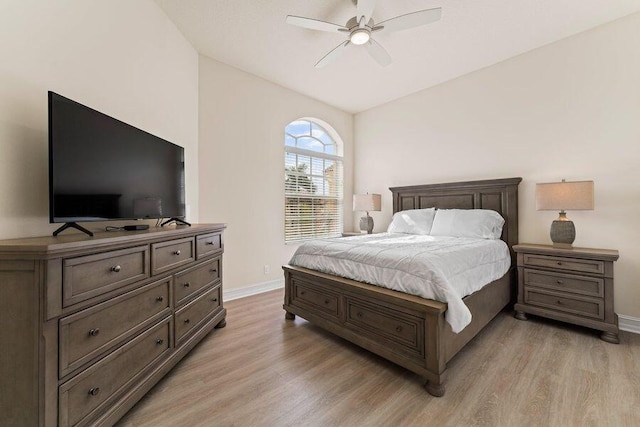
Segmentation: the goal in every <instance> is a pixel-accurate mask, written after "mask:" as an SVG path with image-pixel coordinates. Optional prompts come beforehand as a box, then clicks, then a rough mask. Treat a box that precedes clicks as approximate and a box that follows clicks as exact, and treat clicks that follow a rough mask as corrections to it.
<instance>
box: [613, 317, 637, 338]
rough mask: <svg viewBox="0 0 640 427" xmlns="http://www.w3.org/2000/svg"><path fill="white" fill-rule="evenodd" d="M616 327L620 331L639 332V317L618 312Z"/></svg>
mask: <svg viewBox="0 0 640 427" xmlns="http://www.w3.org/2000/svg"><path fill="white" fill-rule="evenodd" d="M618 327H619V328H620V330H621V331H627V332H632V333H634V334H640V319H638V318H637V317H631V316H623V315H620V314H618Z"/></svg>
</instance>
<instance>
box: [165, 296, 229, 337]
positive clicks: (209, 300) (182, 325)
mask: <svg viewBox="0 0 640 427" xmlns="http://www.w3.org/2000/svg"><path fill="white" fill-rule="evenodd" d="M221 289H222V288H221V287H220V286H216V287H215V288H213V289H210V290H208V291H207V292H205V293H204V294H203V295H201V296H200V297H198V298H196V299H195V300H193V301H192V302H190V303H189V304H187V305H186V306H184V307H183V308H181V309H180V310H178V311H177V312H176V347H177V346H179V345H180V343H181V342H182V341H183V339H184V338H186V337H187V336H188V335H189V332H191V331H192V330H194V329H197V328H198V327H199V325H200V323H201V322H202V321H203V320H205V319H207V318H208V317H210V315H211V314H213V313H214V312H216V311H217V309H218V308H219V307H220V301H221V298H220V290H221Z"/></svg>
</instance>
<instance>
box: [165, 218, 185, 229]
mask: <svg viewBox="0 0 640 427" xmlns="http://www.w3.org/2000/svg"><path fill="white" fill-rule="evenodd" d="M174 221H175V223H176V225H180V224H183V225H186V226H189V227H191V224H189V223H188V222H187V221H185V220H184V219H180V218H169V219H168V220H166V221H165V222H163V223H162V224H160V227H164V226H165V225H168V224H171V223H172V222H174Z"/></svg>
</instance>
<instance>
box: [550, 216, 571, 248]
mask: <svg viewBox="0 0 640 427" xmlns="http://www.w3.org/2000/svg"><path fill="white" fill-rule="evenodd" d="M549 236H551V241H552V242H553V246H555V247H556V248H565V249H568V248H572V247H573V245H572V243H573V241H574V240H576V227H575V226H574V225H573V221H569V220H564V221H559V220H556V221H553V222H552V223H551V230H550V232H549Z"/></svg>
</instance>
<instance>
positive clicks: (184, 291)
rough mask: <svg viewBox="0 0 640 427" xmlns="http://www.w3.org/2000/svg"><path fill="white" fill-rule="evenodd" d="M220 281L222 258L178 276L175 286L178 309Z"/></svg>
mask: <svg viewBox="0 0 640 427" xmlns="http://www.w3.org/2000/svg"><path fill="white" fill-rule="evenodd" d="M218 279H220V258H215V259H212V260H211V261H207V262H206V263H204V264H200V265H197V266H195V267H192V268H189V269H188V270H185V271H184V272H183V273H180V274H176V277H175V280H174V284H173V286H174V295H175V299H176V307H177V306H178V305H180V304H182V303H183V302H184V301H186V300H187V299H188V298H189V297H190V296H192V295H193V294H195V293H196V292H197V291H199V290H200V289H202V288H204V287H205V286H207V285H210V284H212V283H213V282H215V281H216V280H218Z"/></svg>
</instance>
